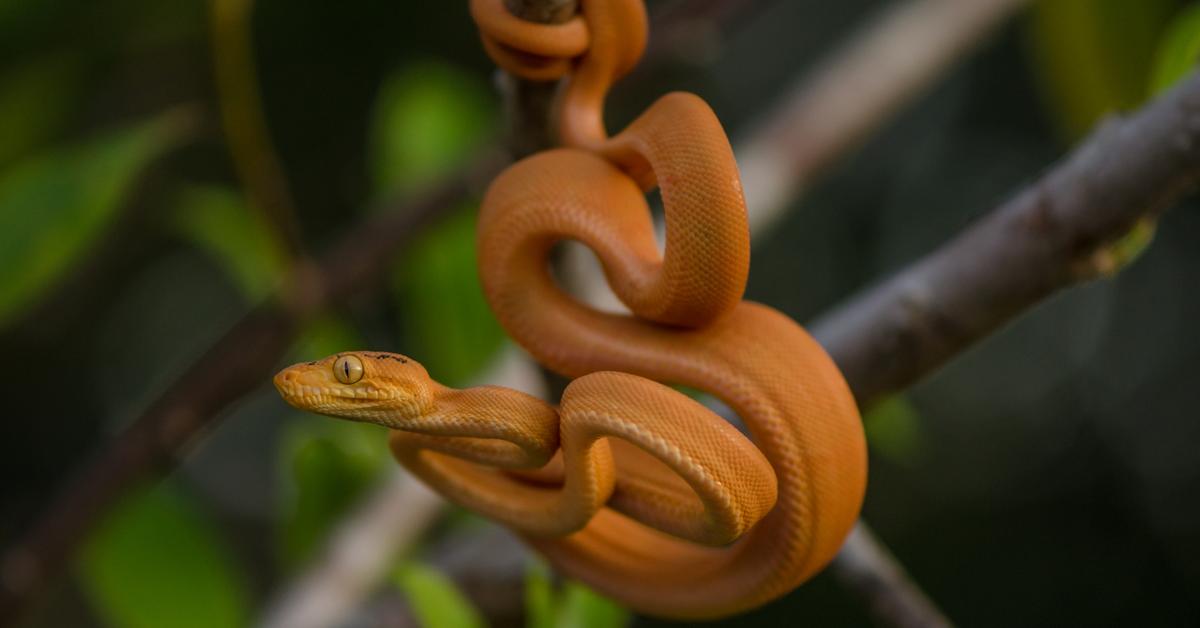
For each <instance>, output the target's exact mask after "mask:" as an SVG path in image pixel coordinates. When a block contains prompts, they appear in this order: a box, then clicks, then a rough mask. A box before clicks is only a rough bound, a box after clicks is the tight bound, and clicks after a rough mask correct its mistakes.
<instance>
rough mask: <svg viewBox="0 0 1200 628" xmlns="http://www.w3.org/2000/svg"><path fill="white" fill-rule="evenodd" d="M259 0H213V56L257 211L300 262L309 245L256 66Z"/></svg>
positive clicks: (230, 134)
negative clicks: (276, 146)
mask: <svg viewBox="0 0 1200 628" xmlns="http://www.w3.org/2000/svg"><path fill="white" fill-rule="evenodd" d="M253 14H254V0H213V2H212V48H213V49H212V54H213V73H214V76H215V79H216V88H217V100H218V102H219V104H220V107H221V121H222V123H223V124H224V127H225V140H226V142H227V143H228V144H229V153H230V157H232V159H233V165H234V168H235V169H236V170H237V174H238V178H239V179H241V182H242V186H243V187H244V188H245V190H246V193H247V195H248V196H249V201H250V205H251V207H253V208H254V209H255V210H256V211H260V212H262V213H263V215H264V216H265V217H266V219H267V224H269V225H271V226H272V227H274V229H273V232H274V233H275V234H277V236H278V237H279V240H280V244H281V245H282V247H283V250H285V251H287V252H288V253H289V254H290V257H292V258H295V257H298V256H300V254H301V252H302V251H303V245H302V242H301V238H300V228H299V225H298V224H297V222H296V208H295V203H294V202H293V201H292V193H291V190H290V189H289V187H288V183H287V177H286V176H284V173H283V166H282V165H281V164H280V163H279V157H278V155H277V153H276V151H275V149H274V146H273V145H272V143H271V137H270V134H269V133H268V131H267V121H266V118H265V116H264V115H263V108H262V96H261V94H259V90H258V76H257V72H256V71H255V65H254V50H253V48H254V45H253V44H254V41H253V36H252V31H253V29H252V25H253V20H252V17H253Z"/></svg>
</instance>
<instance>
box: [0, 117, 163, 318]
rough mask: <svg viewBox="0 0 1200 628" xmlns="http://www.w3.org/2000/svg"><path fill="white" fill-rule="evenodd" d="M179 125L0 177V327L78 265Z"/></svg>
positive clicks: (25, 165) (158, 123)
mask: <svg viewBox="0 0 1200 628" xmlns="http://www.w3.org/2000/svg"><path fill="white" fill-rule="evenodd" d="M186 122H187V118H186V117H183V116H181V115H179V114H167V115H164V116H160V117H158V118H156V119H154V120H152V121H150V122H146V123H142V124H139V125H136V126H133V127H130V128H126V129H122V130H120V131H117V132H113V133H107V134H105V135H103V136H101V137H99V138H97V139H94V140H92V141H91V142H88V143H87V144H84V145H82V146H77V147H73V148H68V149H62V150H56V151H52V152H49V153H47V154H44V155H41V156H39V157H36V158H33V159H30V160H28V161H24V162H22V163H20V164H18V165H17V166H15V167H14V168H13V169H11V170H9V171H8V172H7V173H5V174H3V175H0V325H3V324H5V323H7V322H9V321H10V320H11V319H13V318H14V317H16V316H17V315H19V314H20V313H22V312H23V311H24V310H25V309H26V308H27V307H29V306H30V305H31V304H32V303H33V302H35V301H36V300H37V299H38V297H40V296H42V295H43V294H44V293H45V292H46V291H48V290H49V289H50V288H51V287H52V286H53V285H54V284H55V283H56V282H57V281H58V280H59V278H60V277H61V276H62V275H63V274H64V273H66V272H67V271H69V270H70V269H71V268H72V266H73V265H75V264H78V263H79V262H80V261H81V260H82V258H83V257H84V255H85V254H86V253H87V252H88V250H89V249H90V247H91V246H92V245H94V244H95V243H96V241H97V240H98V239H99V238H100V237H101V236H102V235H103V233H104V231H105V227H107V226H108V225H109V224H110V223H111V222H112V221H113V219H114V218H115V217H116V216H117V214H118V210H120V208H121V207H122V206H123V205H124V202H125V199H126V196H128V194H129V191H130V189H131V188H132V187H133V184H134V182H135V181H137V179H138V176H139V175H140V174H141V173H142V171H143V170H144V169H145V168H146V166H147V165H148V164H150V162H151V161H153V160H154V159H155V158H157V157H159V156H161V155H162V154H163V153H164V152H166V151H167V149H169V148H171V147H172V146H174V145H175V144H176V143H177V142H178V141H179V140H180V139H181V137H182V136H183V131H184V130H185V129H186V127H187V124H186Z"/></svg>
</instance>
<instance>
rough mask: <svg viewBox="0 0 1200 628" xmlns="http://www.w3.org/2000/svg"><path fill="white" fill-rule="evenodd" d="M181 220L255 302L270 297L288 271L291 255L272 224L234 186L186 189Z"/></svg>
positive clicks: (181, 229)
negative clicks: (252, 208)
mask: <svg viewBox="0 0 1200 628" xmlns="http://www.w3.org/2000/svg"><path fill="white" fill-rule="evenodd" d="M175 220H176V227H177V229H178V231H179V232H180V233H181V234H182V235H183V237H184V238H186V239H187V240H188V241H189V242H191V243H192V244H193V245H194V246H196V247H197V248H199V249H200V250H202V251H205V252H206V253H208V255H209V256H210V257H211V259H212V260H213V261H214V262H215V263H216V264H217V265H219V266H220V267H221V270H223V271H224V272H225V274H226V275H227V276H228V277H229V278H230V279H231V280H233V282H234V283H235V284H237V287H238V289H239V290H240V291H241V292H242V294H244V295H245V296H246V299H247V302H249V303H256V302H258V301H260V300H262V299H264V298H266V297H267V296H268V295H269V294H270V293H271V292H272V291H273V290H274V289H275V288H276V287H277V285H278V284H279V282H280V281H281V280H282V278H283V276H284V273H285V272H286V271H287V264H288V259H287V255H286V253H285V252H284V250H283V247H282V246H281V244H280V242H279V238H278V237H276V235H275V234H274V233H273V232H272V231H271V225H270V224H268V223H267V221H266V219H265V218H264V217H263V214H262V213H261V212H256V211H252V210H251V209H250V207H249V206H247V204H246V200H245V198H244V197H243V196H242V195H241V194H238V193H237V192H236V191H234V190H232V189H230V188H224V187H219V186H213V185H210V186H200V185H194V186H188V187H185V188H184V189H182V190H181V191H180V192H179V205H178V207H177V209H176V213H175Z"/></svg>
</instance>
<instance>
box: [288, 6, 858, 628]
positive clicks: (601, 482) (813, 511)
mask: <svg viewBox="0 0 1200 628" xmlns="http://www.w3.org/2000/svg"><path fill="white" fill-rule="evenodd" d="M580 6H581V8H580V12H579V13H578V14H577V15H576V16H574V17H572V18H571V19H569V20H568V21H567V22H564V23H561V24H540V23H534V22H530V21H526V20H522V19H519V18H517V17H515V16H514V15H512V14H511V13H509V12H508V11H507V10H506V9H505V7H504V5H503V4H502V0H471V4H470V8H471V13H472V15H473V16H474V19H475V21H476V22H477V24H478V26H479V27H480V31H481V36H482V40H483V46H484V48H485V50H486V51H487V52H488V53H489V55H490V56H491V57H492V58H493V59H495V61H496V63H497V64H498V65H499V66H501V67H502V68H504V69H505V70H507V71H509V72H511V73H513V74H516V75H518V76H521V77H524V78H528V79H531V80H552V79H557V78H560V77H561V78H563V79H564V81H563V87H562V88H561V89H560V92H559V95H558V98H557V102H556V110H557V126H558V129H557V133H558V136H559V138H560V141H561V144H562V145H561V146H560V147H557V148H553V149H550V150H545V151H542V152H540V153H536V154H534V155H532V156H530V157H527V158H525V159H522V160H520V161H517V162H516V163H513V164H512V165H510V166H509V167H507V168H506V169H505V170H504V171H503V172H502V173H500V174H499V175H498V176H497V177H496V178H495V180H494V181H493V182H492V183H491V185H490V186H489V187H488V189H487V191H486V193H485V195H484V197H483V200H482V203H481V205H480V210H479V217H478V226H477V250H478V271H479V278H480V282H481V285H482V289H483V292H484V295H485V297H486V299H487V302H488V304H489V305H490V307H491V308H492V311H493V313H494V314H495V316H496V318H497V319H498V320H499V322H500V323H501V325H502V326H503V327H504V328H505V330H506V331H507V332H508V334H509V336H510V337H511V338H512V339H513V340H514V341H515V342H516V343H517V344H519V345H520V346H521V347H522V348H524V350H525V351H527V352H528V353H529V354H530V355H531V356H532V357H533V358H534V359H536V360H537V361H538V362H540V363H541V364H543V365H544V366H545V367H547V368H548V369H550V370H552V371H555V372H557V373H559V374H561V375H563V376H565V377H567V378H569V379H570V382H569V384H567V386H566V387H565V389H564V390H563V392H562V395H561V398H560V399H559V402H558V404H557V405H555V404H551V403H549V402H546V401H544V400H542V399H539V398H537V397H534V396H531V395H528V394H525V393H522V392H519V391H516V390H512V389H506V388H502V387H497V386H474V387H469V388H464V389H455V388H451V387H448V386H444V385H442V384H440V383H438V382H437V381H436V380H435V379H434V378H432V377H431V376H430V374H429V373H428V371H427V370H426V369H425V368H424V367H423V366H422V365H421V364H420V363H419V362H417V361H416V360H414V359H412V358H410V357H408V356H406V355H402V354H399V353H392V352H383V351H344V352H340V353H337V354H335V355H332V356H328V357H326V358H323V359H320V360H316V361H311V362H302V363H299V364H296V365H293V366H290V367H288V368H286V369H284V370H282V371H281V372H279V373H278V374H277V375H276V376H275V379H274V383H275V385H276V387H277V389H278V390H279V392H280V394H281V395H282V397H283V399H284V400H285V401H286V402H287V403H289V404H291V405H292V406H295V407H297V408H300V409H303V410H307V411H310V412H314V413H319V414H324V415H328V416H332V417H337V418H342V419H348V420H353V421H362V422H367V423H373V424H377V425H381V426H384V427H387V428H389V430H390V437H389V445H390V447H391V450H392V452H393V454H394V456H395V457H396V459H397V460H398V461H399V462H400V463H401V464H403V465H404V466H405V467H406V468H407V469H409V470H410V471H411V472H412V473H413V474H415V475H416V476H417V477H418V478H420V479H421V480H422V481H423V482H425V483H426V484H428V485H429V486H431V487H433V488H434V489H435V490H437V491H438V492H440V493H441V494H442V495H443V496H445V497H446V498H448V499H449V500H450V501H452V502H454V503H456V504H459V505H461V506H463V507H466V508H468V509H470V510H472V511H475V512H477V513H480V514H482V515H484V516H486V517H489V518H491V519H493V520H495V521H497V522H499V523H501V524H503V525H505V526H508V527H509V528H511V529H512V530H514V531H515V532H516V533H518V534H519V535H520V536H521V537H522V539H523V540H524V541H525V542H527V543H528V544H529V545H530V546H531V547H532V548H533V549H535V550H536V551H537V552H539V553H540V554H541V555H543V556H544V557H545V558H546V559H547V560H548V561H549V562H550V563H551V564H552V565H553V566H554V567H555V568H556V569H557V570H558V571H559V572H560V573H562V574H564V575H566V576H568V577H570V578H573V579H576V580H579V581H582V582H584V583H585V584H587V585H588V586H590V587H592V588H593V589H595V590H597V591H599V592H600V593H602V594H604V595H607V596H609V597H611V598H613V599H615V600H617V601H619V602H620V603H622V604H624V605H626V606H628V607H629V608H631V609H633V610H634V611H636V612H639V613H643V614H646V615H651V616H658V617H663V618H670V619H679V620H702V619H715V618H721V617H726V616H730V615H733V614H737V613H741V612H745V611H748V610H750V609H753V608H756V607H758V606H761V605H763V604H766V603H767V602H770V601H772V600H774V599H776V598H778V597H780V596H782V595H784V594H785V593H787V592H789V591H791V590H793V589H794V588H796V587H797V586H799V585H800V584H801V583H803V582H804V581H806V580H807V579H809V578H811V577H812V576H813V575H814V574H816V573H817V572H819V571H820V570H821V569H822V568H823V567H824V566H825V565H827V564H828V563H829V562H830V561H831V560H832V558H833V557H834V556H835V555H836V553H837V551H838V550H839V548H840V547H841V545H842V543H843V541H844V540H845V538H846V536H847V535H848V534H849V532H850V530H851V528H852V527H853V525H854V523H855V521H856V520H857V517H858V514H859V511H860V508H861V506H862V500H863V496H864V492H865V487H866V475H867V464H866V444H865V439H864V435H863V428H862V422H861V419H860V416H859V412H858V408H857V406H856V403H855V400H854V397H853V395H852V394H851V392H850V389H849V386H848V385H847V383H846V381H845V379H844V378H843V376H842V374H841V373H840V371H839V370H838V368H837V366H836V365H835V364H834V362H833V360H832V359H831V358H830V357H829V356H828V354H826V353H825V351H824V350H823V349H822V348H821V346H820V345H819V344H818V343H817V342H816V341H815V340H814V339H813V338H812V337H811V336H810V335H809V334H808V333H807V332H806V331H805V330H804V329H803V328H802V327H801V326H800V325H798V324H797V323H796V322H795V321H793V320H792V319H791V318H789V317H788V316H786V315H785V314H782V313H780V312H779V311H777V310H775V309H772V308H771V307H768V306H766V305H763V304H759V303H754V302H751V301H746V300H744V299H743V296H744V292H745V287H746V281H747V277H748V274H749V267H750V234H749V226H748V223H747V213H746V206H745V201H744V198H743V194H742V189H741V183H740V177H739V173H738V169H737V164H736V162H735V160H734V156H733V151H732V148H731V147H730V144H729V140H728V138H727V137H726V135H725V132H724V130H723V128H722V126H721V124H720V122H719V120H718V119H717V116H716V114H715V113H714V112H713V110H712V109H711V108H710V107H709V106H708V105H707V103H705V102H704V101H703V100H702V99H701V98H700V97H698V96H696V95H694V94H690V93H684V92H671V93H668V94H666V95H664V96H662V97H660V98H659V99H658V100H657V101H655V102H654V103H653V104H652V105H651V106H650V107H649V108H647V109H646V110H645V111H644V112H643V113H642V114H641V115H639V116H638V117H637V118H636V119H635V120H634V121H633V122H631V123H629V124H628V125H627V126H626V127H625V128H624V129H623V130H621V131H620V132H619V133H616V134H614V135H611V136H610V135H609V134H608V133H607V130H606V127H605V121H604V100H605V97H606V94H607V92H608V90H609V88H610V86H611V85H612V84H613V83H614V82H615V81H616V80H618V79H619V78H620V77H622V76H624V75H625V74H627V73H628V72H629V71H630V70H631V69H632V68H633V67H634V65H635V64H636V63H637V60H638V59H639V58H640V56H641V54H642V51H643V50H644V48H645V44H646V39H647V35H648V27H647V22H648V20H647V17H646V12H645V8H644V6H643V5H642V3H641V0H581V3H580ZM654 188H657V189H658V190H659V193H660V195H661V200H662V206H663V215H664V221H665V242H664V244H663V245H662V246H661V248H660V246H659V243H658V241H657V240H656V236H655V227H654V221H653V217H652V212H651V208H650V204H649V202H648V201H647V193H648V192H649V191H651V190H653V189H654ZM564 241H574V242H579V243H582V244H583V245H585V246H586V247H588V248H589V249H590V250H591V251H592V252H593V253H594V254H595V256H596V257H597V258H598V259H599V261H600V263H601V265H602V267H603V270H604V275H605V278H606V280H607V282H608V284H609V287H610V288H611V289H612V291H613V292H614V293H615V294H616V296H617V297H619V298H620V300H621V301H622V302H623V303H624V305H625V306H626V307H627V308H628V311H627V312H610V311H602V310H599V309H596V308H594V307H592V306H590V305H588V304H587V303H584V302H583V301H580V300H579V299H577V298H575V297H574V296H572V295H571V293H570V292H569V291H568V290H567V289H566V288H565V287H564V286H563V285H561V284H560V282H559V280H558V279H557V278H556V276H555V274H554V272H553V271H552V264H551V261H552V259H553V256H554V251H555V248H556V247H557V246H558V245H559V244H560V243H562V242H564ZM687 389H692V390H695V391H703V392H704V393H707V394H709V395H711V396H712V397H714V398H716V399H718V400H720V401H721V402H723V403H724V404H725V405H726V406H727V407H728V408H729V409H731V410H732V411H733V413H734V414H736V416H737V418H738V419H739V420H740V424H741V425H740V427H739V426H735V425H734V424H733V423H731V422H730V421H727V420H725V419H723V418H722V417H721V416H720V415H718V414H717V413H715V412H714V411H713V410H712V409H710V408H709V407H708V406H706V405H704V404H702V403H700V402H699V401H697V400H696V399H694V398H693V397H691V396H689V395H688V394H686V392H685V391H686V390H687Z"/></svg>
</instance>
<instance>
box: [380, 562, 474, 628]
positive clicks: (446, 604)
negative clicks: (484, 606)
mask: <svg viewBox="0 0 1200 628" xmlns="http://www.w3.org/2000/svg"><path fill="white" fill-rule="evenodd" d="M394 580H395V582H396V586H398V587H399V588H400V590H401V591H403V592H404V595H405V596H406V597H407V598H408V601H409V604H411V605H412V609H413V613H414V614H415V615H416V616H417V621H418V622H419V623H420V624H421V625H422V626H428V627H429V628H435V627H436V628H482V627H483V626H485V625H487V624H486V623H484V621H483V616H482V615H480V613H479V611H478V610H477V609H476V608H475V607H474V606H473V605H472V604H471V602H470V601H469V600H467V598H466V597H464V596H463V594H462V593H460V592H459V591H458V589H457V588H456V587H455V586H454V583H453V582H451V581H450V579H449V578H447V577H446V576H444V575H442V574H441V573H440V572H438V571H437V570H435V569H432V568H430V567H428V566H425V565H422V564H420V563H415V562H405V563H404V564H402V565H401V566H400V568H399V569H397V570H396V574H395V578H394Z"/></svg>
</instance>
